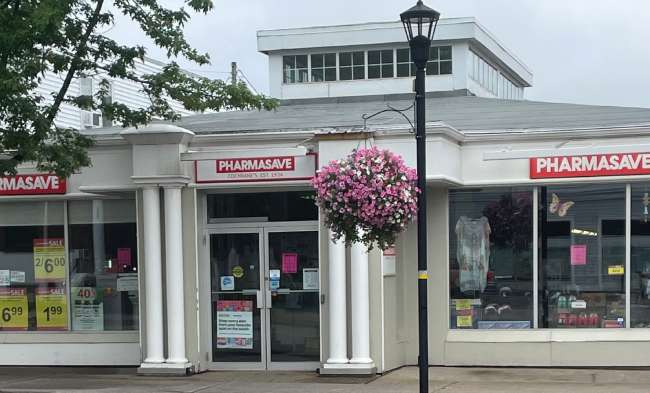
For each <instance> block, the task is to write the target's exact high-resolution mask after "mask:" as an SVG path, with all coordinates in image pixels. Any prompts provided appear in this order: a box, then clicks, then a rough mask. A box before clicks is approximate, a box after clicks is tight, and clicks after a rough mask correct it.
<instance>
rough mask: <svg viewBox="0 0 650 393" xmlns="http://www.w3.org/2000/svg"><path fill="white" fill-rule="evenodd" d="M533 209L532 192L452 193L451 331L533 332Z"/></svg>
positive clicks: (505, 189)
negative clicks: (509, 330) (505, 330)
mask: <svg viewBox="0 0 650 393" xmlns="http://www.w3.org/2000/svg"><path fill="white" fill-rule="evenodd" d="M532 210H533V209H532V188H487V189H474V190H451V191H450V192H449V219H450V221H449V225H450V228H449V230H450V234H449V241H450V243H449V246H450V247H449V252H450V295H451V301H450V316H451V321H450V326H451V328H453V329H455V328H459V329H460V328H467V329H472V328H473V329H527V328H530V327H532V321H533V274H532V273H533V229H532V228H533V211H532Z"/></svg>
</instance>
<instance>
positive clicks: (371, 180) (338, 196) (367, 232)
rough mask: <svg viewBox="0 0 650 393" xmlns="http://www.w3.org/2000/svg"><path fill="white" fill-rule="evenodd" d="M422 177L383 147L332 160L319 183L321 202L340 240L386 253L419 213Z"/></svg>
mask: <svg viewBox="0 0 650 393" xmlns="http://www.w3.org/2000/svg"><path fill="white" fill-rule="evenodd" d="M416 182H417V173H416V171H415V169H413V168H409V167H408V166H406V165H405V164H404V161H403V160H402V157H400V156H399V155H396V154H393V153H392V152H390V151H388V150H380V149H378V148H377V147H372V148H369V149H359V150H355V151H353V152H352V154H350V155H349V156H348V157H347V158H345V159H342V160H338V161H331V162H330V163H329V164H328V165H326V166H324V167H323V168H321V169H320V170H319V171H318V172H317V174H316V177H315V178H314V180H313V186H314V188H315V189H316V204H317V205H318V206H320V207H321V209H322V210H323V212H324V214H325V223H326V225H327V226H328V227H329V228H330V229H331V231H332V232H333V237H334V239H335V240H338V239H341V238H345V241H346V243H347V244H351V243H355V242H359V243H362V244H364V245H365V246H366V247H367V248H368V250H371V249H372V248H373V245H375V244H376V245H377V246H378V247H379V248H380V249H382V250H385V249H386V248H388V247H391V246H392V245H393V244H394V243H395V238H396V236H397V235H398V234H399V233H400V232H402V231H403V230H404V229H405V228H406V225H407V224H408V223H409V222H410V221H412V220H413V218H414V217H415V216H416V214H417V194H418V192H419V190H418V188H417V186H416Z"/></svg>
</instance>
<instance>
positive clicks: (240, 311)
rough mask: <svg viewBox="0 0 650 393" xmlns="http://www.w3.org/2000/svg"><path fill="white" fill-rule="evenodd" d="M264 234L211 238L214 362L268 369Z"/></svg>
mask: <svg viewBox="0 0 650 393" xmlns="http://www.w3.org/2000/svg"><path fill="white" fill-rule="evenodd" d="M261 250H262V233H261V231H260V230H258V231H255V232H244V233H214V234H211V235H210V270H211V274H210V277H211V282H212V283H211V286H212V288H211V289H212V298H211V307H212V310H211V311H212V360H213V362H228V363H233V362H237V363H248V365H245V368H265V364H266V359H265V350H264V349H265V345H266V340H265V335H264V334H263V331H264V330H265V329H263V326H264V317H265V316H264V314H263V312H262V310H263V308H264V302H263V299H262V296H261V292H262V291H261V285H260V282H261V277H263V269H262V267H263V265H262V264H260V255H261V252H260V251H261Z"/></svg>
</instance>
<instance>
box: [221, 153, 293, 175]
mask: <svg viewBox="0 0 650 393" xmlns="http://www.w3.org/2000/svg"><path fill="white" fill-rule="evenodd" d="M216 165H217V173H243V172H273V171H282V172H287V171H293V170H294V169H295V168H296V159H295V157H292V156H285V157H250V158H223V159H220V160H216Z"/></svg>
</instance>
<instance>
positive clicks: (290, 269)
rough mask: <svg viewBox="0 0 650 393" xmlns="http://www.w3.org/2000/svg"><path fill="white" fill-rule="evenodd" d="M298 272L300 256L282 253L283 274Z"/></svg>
mask: <svg viewBox="0 0 650 393" xmlns="http://www.w3.org/2000/svg"><path fill="white" fill-rule="evenodd" d="M297 271H298V254H296V253H293V252H283V253H282V273H296V272H297Z"/></svg>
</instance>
